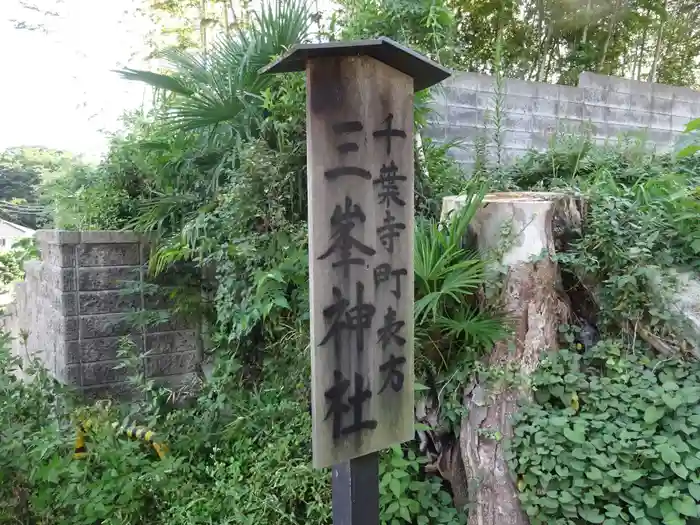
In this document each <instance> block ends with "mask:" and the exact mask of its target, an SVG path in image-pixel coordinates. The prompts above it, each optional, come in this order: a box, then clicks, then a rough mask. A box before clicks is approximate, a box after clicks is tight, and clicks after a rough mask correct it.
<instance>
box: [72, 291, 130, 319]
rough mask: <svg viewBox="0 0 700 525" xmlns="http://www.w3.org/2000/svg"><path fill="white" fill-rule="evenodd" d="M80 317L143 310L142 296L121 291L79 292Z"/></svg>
mask: <svg viewBox="0 0 700 525" xmlns="http://www.w3.org/2000/svg"><path fill="white" fill-rule="evenodd" d="M78 300H79V310H80V315H84V314H87V315H93V314H115V313H121V312H135V311H137V310H139V309H141V294H140V293H130V292H129V293H126V292H121V291H106V292H79V295H78Z"/></svg>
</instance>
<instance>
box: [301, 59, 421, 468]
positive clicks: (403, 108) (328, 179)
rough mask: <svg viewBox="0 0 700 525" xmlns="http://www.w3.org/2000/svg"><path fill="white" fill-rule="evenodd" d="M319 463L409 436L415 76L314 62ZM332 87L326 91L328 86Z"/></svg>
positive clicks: (343, 62) (310, 83)
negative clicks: (413, 78) (412, 77)
mask: <svg viewBox="0 0 700 525" xmlns="http://www.w3.org/2000/svg"><path fill="white" fill-rule="evenodd" d="M307 75H308V77H307V89H308V121H307V141H308V163H309V169H308V179H309V183H308V186H309V203H310V204H309V208H310V209H309V231H310V235H309V237H310V241H309V261H310V274H311V278H310V281H311V282H310V287H311V331H312V341H311V346H312V373H313V378H312V390H313V392H312V395H313V404H312V412H313V451H314V465H315V466H317V467H324V466H329V465H332V464H336V463H340V462H342V461H346V460H349V459H352V458H354V457H358V456H361V455H365V454H369V453H371V452H375V451H378V450H380V449H382V448H386V447H388V446H391V445H393V444H395V443H400V442H403V441H407V440H410V439H412V438H413V410H414V409H413V407H414V399H413V186H414V180H413V179H414V173H413V170H414V167H413V80H412V79H411V77H409V76H407V75H405V74H403V73H401V72H399V71H397V70H395V69H393V68H391V67H389V66H387V65H386V64H384V63H381V62H379V61H377V60H375V59H373V58H371V57H368V56H357V57H342V58H319V59H316V60H313V61H311V62H310V63H309V64H308V65H307ZM329 97H331V98H329Z"/></svg>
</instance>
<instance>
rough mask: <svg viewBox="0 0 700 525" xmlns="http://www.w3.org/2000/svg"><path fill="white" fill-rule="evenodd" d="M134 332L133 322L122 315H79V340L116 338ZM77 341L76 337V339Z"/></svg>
mask: <svg viewBox="0 0 700 525" xmlns="http://www.w3.org/2000/svg"><path fill="white" fill-rule="evenodd" d="M131 331H135V330H134V327H133V322H132V320H131V319H129V317H128V316H127V315H124V314H106V315H81V316H80V338H81V339H91V338H94V337H118V336H122V335H127V334H129V333H130V332H131ZM76 339H77V337H76Z"/></svg>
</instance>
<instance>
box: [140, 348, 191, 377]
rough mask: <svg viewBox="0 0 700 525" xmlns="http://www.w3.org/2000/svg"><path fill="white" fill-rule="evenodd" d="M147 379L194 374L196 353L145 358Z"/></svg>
mask: <svg viewBox="0 0 700 525" xmlns="http://www.w3.org/2000/svg"><path fill="white" fill-rule="evenodd" d="M144 364H145V370H146V377H161V376H173V375H179V374H187V373H189V372H194V370H195V369H196V366H197V359H196V356H195V353H194V352H187V353H184V354H165V355H158V356H152V357H149V356H146V357H144Z"/></svg>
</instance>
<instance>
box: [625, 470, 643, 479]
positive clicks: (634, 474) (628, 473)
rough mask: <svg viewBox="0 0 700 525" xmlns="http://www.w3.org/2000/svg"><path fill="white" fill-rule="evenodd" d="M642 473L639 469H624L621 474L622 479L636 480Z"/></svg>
mask: <svg viewBox="0 0 700 525" xmlns="http://www.w3.org/2000/svg"><path fill="white" fill-rule="evenodd" d="M643 475H644V472H643V471H641V470H625V472H624V474H622V479H624V480H625V481H629V482H633V481H637V480H638V479H639V478H641V477H642V476H643Z"/></svg>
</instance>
